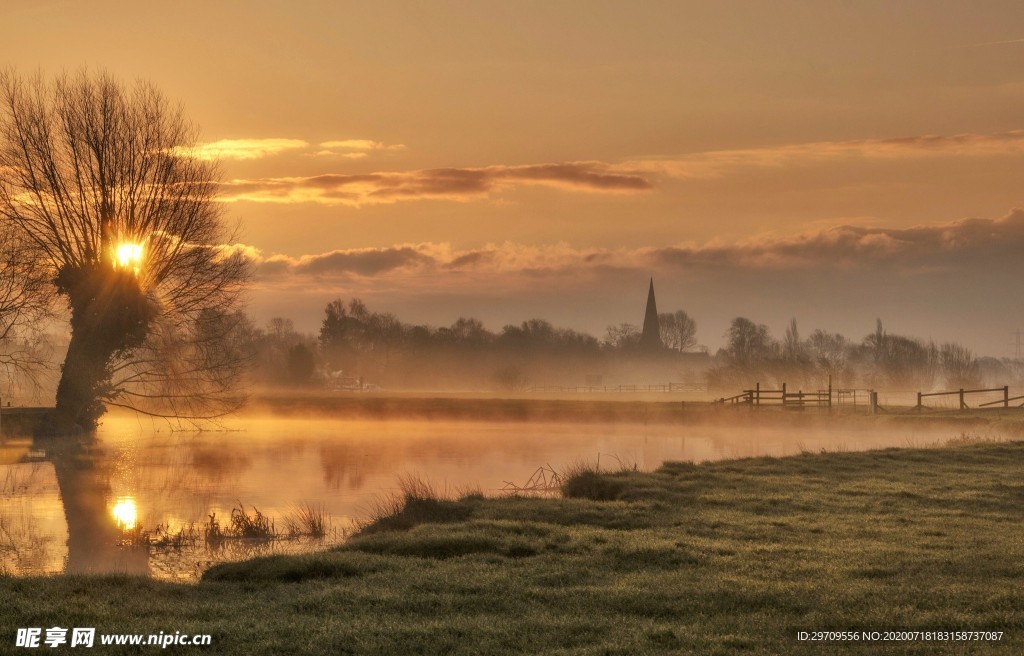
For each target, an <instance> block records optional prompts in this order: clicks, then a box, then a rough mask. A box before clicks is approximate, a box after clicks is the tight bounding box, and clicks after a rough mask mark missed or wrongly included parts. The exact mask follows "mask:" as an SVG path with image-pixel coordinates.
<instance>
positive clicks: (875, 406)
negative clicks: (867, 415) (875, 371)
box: [868, 390, 878, 415]
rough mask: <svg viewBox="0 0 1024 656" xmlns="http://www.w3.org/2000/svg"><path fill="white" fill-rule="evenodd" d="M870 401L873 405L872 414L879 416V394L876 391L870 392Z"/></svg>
mask: <svg viewBox="0 0 1024 656" xmlns="http://www.w3.org/2000/svg"><path fill="white" fill-rule="evenodd" d="M868 399H869V402H870V403H871V414H873V415H877V414H878V392H876V391H875V390H871V391H870V392H868Z"/></svg>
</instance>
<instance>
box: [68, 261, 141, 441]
mask: <svg viewBox="0 0 1024 656" xmlns="http://www.w3.org/2000/svg"><path fill="white" fill-rule="evenodd" d="M56 283H57V287H58V289H60V290H61V292H62V293H64V294H65V295H66V296H67V298H68V304H69V306H70V307H71V343H70V344H69V345H68V354H67V357H66V358H65V360H64V366H63V368H62V371H61V379H60V383H59V384H58V385H57V407H56V412H55V429H56V430H57V431H58V432H70V431H74V430H76V429H81V430H85V431H87V432H91V431H93V430H95V429H96V425H97V422H98V421H99V418H100V417H101V416H102V415H103V413H104V412H105V411H106V408H105V407H104V404H103V402H104V401H105V400H109V399H110V395H111V393H112V387H111V380H110V378H111V366H112V364H113V363H114V361H115V360H116V359H117V358H118V357H119V356H122V355H127V354H128V353H130V352H131V351H132V350H133V349H135V348H137V347H138V346H140V345H141V344H142V342H143V341H144V340H145V339H146V335H147V333H148V332H149V324H150V321H151V320H152V318H153V316H154V314H155V311H156V308H155V307H154V305H153V303H152V302H151V301H150V300H149V299H148V298H147V297H146V295H145V294H144V293H143V291H142V289H141V288H140V286H139V283H138V280H137V279H136V278H135V276H134V275H132V273H130V272H128V271H122V270H117V269H114V268H111V267H109V266H105V265H102V264H101V265H88V266H83V267H75V268H67V269H63V270H61V272H60V274H58V276H57V280H56Z"/></svg>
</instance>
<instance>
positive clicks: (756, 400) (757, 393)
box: [754, 383, 761, 405]
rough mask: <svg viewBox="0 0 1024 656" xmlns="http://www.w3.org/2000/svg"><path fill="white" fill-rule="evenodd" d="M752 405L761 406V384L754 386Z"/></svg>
mask: <svg viewBox="0 0 1024 656" xmlns="http://www.w3.org/2000/svg"><path fill="white" fill-rule="evenodd" d="M754 394H755V396H754V405H761V383H757V384H756V385H754Z"/></svg>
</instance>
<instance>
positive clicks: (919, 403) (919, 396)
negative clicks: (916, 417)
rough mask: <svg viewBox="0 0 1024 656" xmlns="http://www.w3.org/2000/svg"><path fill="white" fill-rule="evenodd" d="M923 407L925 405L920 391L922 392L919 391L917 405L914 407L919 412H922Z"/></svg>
mask: <svg viewBox="0 0 1024 656" xmlns="http://www.w3.org/2000/svg"><path fill="white" fill-rule="evenodd" d="M922 408H924V406H923V405H921V393H920V392H918V393H917V406H915V408H914V409H915V410H917V411H918V412H921V409H922Z"/></svg>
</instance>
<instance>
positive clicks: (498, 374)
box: [240, 299, 696, 391]
mask: <svg viewBox="0 0 1024 656" xmlns="http://www.w3.org/2000/svg"><path fill="white" fill-rule="evenodd" d="M661 318H662V338H663V341H664V342H665V344H666V348H665V350H664V352H663V353H661V354H660V355H661V356H664V357H665V358H666V359H667V361H669V362H671V361H672V356H673V354H674V353H680V352H685V351H688V350H692V349H693V348H694V347H695V346H696V323H695V322H694V321H693V320H692V319H690V317H689V316H688V315H687V314H686V313H685V312H682V311H679V312H675V313H666V314H664V315H661ZM240 334H241V335H242V337H243V339H244V340H245V341H246V343H247V348H248V351H249V353H250V355H251V360H252V362H253V368H252V372H253V374H252V375H253V379H254V381H255V382H257V383H259V384H267V385H269V384H281V383H285V384H290V385H310V384H314V383H316V384H321V381H322V380H323V379H327V382H328V384H330V379H331V378H343V377H346V376H353V377H358V378H359V379H361V380H362V381H364V382H372V383H373V384H379V385H384V386H391V387H411V388H417V387H436V386H438V385H440V386H449V387H453V388H465V387H490V388H495V389H501V390H507V391H512V390H518V389H523V388H525V387H526V386H528V385H531V384H570V383H582V382H583V381H584V380H586V379H588V378H589V379H591V380H592V379H593V378H594V377H595V375H596V377H597V378H601V377H602V375H605V374H609V373H610V370H613V369H615V368H616V366H617V364H618V363H619V361H620V360H627V359H629V358H630V356H632V355H635V354H636V353H637V352H638V350H639V336H640V329H639V328H637V327H636V326H633V325H631V324H622V325H621V326H612V327H609V328H608V331H607V335H606V338H605V340H604V341H600V340H598V339H597V338H595V337H594V336H592V335H589V334H587V333H583V332H579V331H576V330H572V329H569V328H558V327H556V326H554V325H552V324H551V323H550V322H548V321H545V320H543V319H530V320H527V321H523V322H521V323H518V324H508V325H506V326H504V327H503V328H502V329H501V330H499V331H492V330H489V329H487V327H485V326H484V324H483V323H482V322H481V321H480V320H479V319H475V318H466V317H460V318H459V319H457V320H456V321H455V322H454V323H452V324H451V325H449V326H440V327H435V326H429V325H425V324H411V323H405V322H403V321H401V320H400V319H399V318H398V317H396V316H395V315H394V314H391V313H388V312H375V311H372V310H370V309H369V308H368V307H367V306H366V304H365V303H363V302H362V301H361V300H359V299H352V300H350V301H348V302H345V301H343V300H342V299H337V300H334V301H331V302H330V303H328V304H327V306H326V307H325V309H324V316H323V319H322V321H321V325H320V330H319V332H318V333H317V334H316V335H303V334H300V333H299V332H297V331H296V330H295V328H294V324H293V323H292V322H291V320H289V319H284V318H275V319H272V320H271V321H270V322H269V323H268V324H267V326H266V327H265V328H257V327H255V326H254V325H252V323H251V322H250V323H249V326H248V328H247V329H246V330H244V331H241V333H240ZM665 376H667V377H666V380H669V379H676V380H678V375H675V374H674V373H673V372H667V373H666V374H665Z"/></svg>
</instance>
